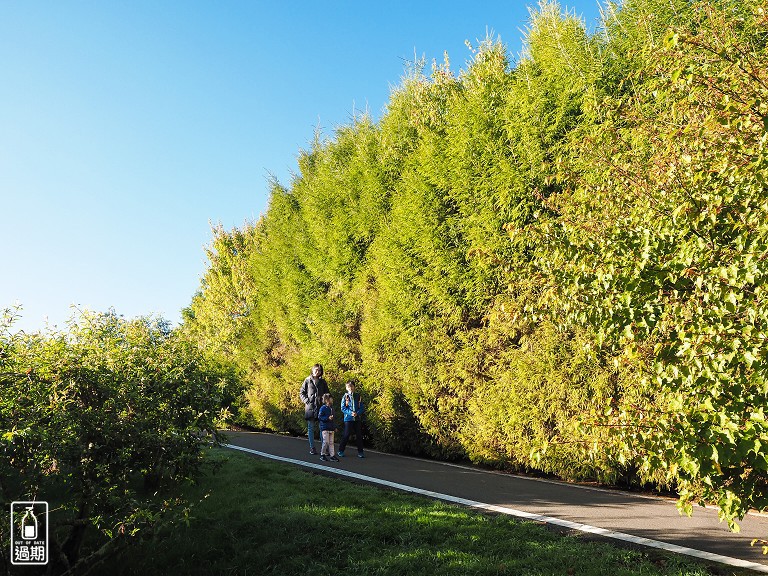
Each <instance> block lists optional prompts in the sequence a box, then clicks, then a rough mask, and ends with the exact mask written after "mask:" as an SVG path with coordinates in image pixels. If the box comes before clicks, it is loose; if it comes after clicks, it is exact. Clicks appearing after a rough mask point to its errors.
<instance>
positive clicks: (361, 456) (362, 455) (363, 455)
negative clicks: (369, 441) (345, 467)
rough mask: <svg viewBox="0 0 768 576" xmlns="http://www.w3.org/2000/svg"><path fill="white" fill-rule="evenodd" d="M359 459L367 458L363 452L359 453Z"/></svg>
mask: <svg viewBox="0 0 768 576" xmlns="http://www.w3.org/2000/svg"><path fill="white" fill-rule="evenodd" d="M357 457H358V458H365V454H363V453H362V452H358V453H357Z"/></svg>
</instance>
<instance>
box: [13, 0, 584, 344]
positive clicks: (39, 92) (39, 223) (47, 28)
mask: <svg viewBox="0 0 768 576" xmlns="http://www.w3.org/2000/svg"><path fill="white" fill-rule="evenodd" d="M527 5H535V3H534V2H529V3H527V4H526V3H525V2H522V1H506V2H503V1H489V2H478V3H471V2H466V1H462V2H455V1H440V2H419V1H415V2H414V1H413V0H410V1H402V2H401V1H395V2H381V3H373V2H354V3H353V2H346V1H344V2H342V1H329V2H309V1H306V2H285V1H280V0H275V1H272V2H266V1H258V0H252V1H248V2H246V1H234V0H230V1H227V2H215V1H209V2H198V1H191V0H184V1H180V0H179V1H176V0H175V1H170V0H167V1H163V0H151V1H144V0H120V1H118V0H100V1H75V0H72V1H59V0H56V1H53V0H51V1H47V2H41V1H35V0H4V1H3V2H0V308H5V307H7V306H9V305H11V304H13V303H15V302H19V303H21V304H22V306H23V308H24V310H23V313H22V314H23V316H22V319H21V321H20V322H18V323H17V325H16V327H17V328H21V329H25V330H28V331H30V330H37V329H41V328H43V327H44V325H45V318H46V317H47V319H48V321H49V322H50V323H51V324H56V325H59V326H60V327H61V326H62V324H63V321H64V320H65V319H66V318H68V317H69V316H70V315H71V313H72V310H71V309H70V306H71V305H72V304H77V305H78V306H80V307H81V308H88V309H91V310H106V309H108V308H109V307H114V308H115V310H116V311H117V312H118V313H120V314H123V315H125V316H127V317H134V316H138V315H144V314H158V315H161V316H163V317H164V318H166V319H168V320H170V321H172V322H174V323H177V322H178V321H179V320H180V310H181V309H182V308H183V307H185V306H187V305H188V304H189V302H190V300H191V298H192V296H193V294H194V293H195V291H196V290H197V288H198V287H199V283H200V277H201V275H202V273H203V272H204V270H205V264H206V260H205V254H204V250H203V248H204V246H205V245H206V244H208V242H209V241H210V238H211V233H210V225H209V222H214V223H215V222H221V223H222V224H223V225H224V226H225V227H226V228H228V229H231V228H232V227H234V226H241V225H242V224H243V223H244V222H245V221H253V220H256V219H257V218H258V216H259V215H260V214H261V213H262V212H263V211H264V210H265V208H266V205H267V200H268V194H269V185H268V179H269V175H270V174H272V175H274V176H275V177H276V178H277V179H278V180H279V181H280V182H282V183H285V184H289V183H290V178H291V174H292V173H293V172H294V171H295V170H296V158H297V154H298V152H299V150H300V149H302V148H307V147H308V146H309V143H310V142H311V140H312V137H313V134H314V131H315V129H316V128H317V127H318V126H320V127H321V129H322V132H323V134H324V135H326V136H332V135H333V131H334V129H335V128H336V127H338V126H340V125H344V124H347V123H348V122H349V120H350V118H351V117H352V114H353V110H357V111H360V110H365V109H366V108H367V109H368V110H369V111H370V113H371V115H372V116H373V117H374V118H376V119H378V118H379V117H380V116H381V112H382V110H383V108H384V105H385V104H386V102H387V100H388V98H389V94H390V91H391V89H392V88H393V87H395V86H397V85H398V84H399V83H400V80H401V77H402V75H403V72H404V69H405V63H406V61H412V60H413V59H414V55H416V56H417V57H422V56H424V57H425V58H426V61H427V62H428V63H430V62H431V61H432V60H433V59H436V60H438V61H439V62H441V61H442V59H443V52H444V51H447V52H448V54H449V57H450V59H451V65H452V68H453V69H454V70H455V71H457V70H458V69H460V68H464V67H465V62H466V60H467V59H468V58H469V52H468V50H467V48H466V46H465V44H464V42H465V40H469V41H470V42H472V43H473V44H475V43H476V42H475V41H476V40H478V39H480V40H482V39H483V38H484V37H485V36H486V31H490V32H492V33H493V34H494V36H499V37H500V38H501V40H502V41H503V42H504V43H505V44H506V45H507V47H508V49H509V51H510V53H511V54H512V55H513V57H516V56H517V54H518V53H519V51H520V49H521V46H522V42H521V38H522V32H521V30H522V29H523V28H524V27H525V25H526V21H527V17H528V10H527V7H526V6H527ZM567 6H568V7H569V8H571V9H572V10H575V11H576V13H577V14H579V15H582V16H583V17H584V19H585V21H586V23H587V25H588V26H589V27H590V29H592V28H594V27H595V25H596V23H597V19H598V14H599V8H598V2H597V0H588V1H577V2H572V3H570V4H567Z"/></svg>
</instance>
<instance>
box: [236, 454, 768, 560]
mask: <svg viewBox="0 0 768 576" xmlns="http://www.w3.org/2000/svg"><path fill="white" fill-rule="evenodd" d="M222 446H224V447H225V448H232V449H233V450H241V451H242V452H248V453H249V454H256V455H257V456H262V457H263V458H270V459H272V460H278V461H280V462H287V463H289V464H296V465H298V466H303V467H305V468H312V469H315V470H322V471H323V472H331V473H332V474H337V475H339V476H346V477H347V478H354V479H356V480H363V481H365V482H370V483H372V484H378V485H380V486H387V487H389V488H394V489H396V490H402V491H404V492H411V493H412V494H419V495H421V496H428V497H429V498H435V499H437V500H443V501H445V502H451V503H453V504H460V505H461V506H469V507H470V508H477V509H478V510H490V511H492V512H498V513H500V514H507V515H509V516H517V517H518V518H525V519H527V520H533V521H535V522H545V523H547V524H554V525H556V526H563V527H565V528H569V529H571V530H578V531H579V532H587V533H589V534H597V535H599V536H604V537H606V538H613V539H614V540H623V541H625V542H631V543H632V544H639V545H641V546H648V547H650V548H659V549H661V550H666V551H667V552H674V553H676V554H685V555H687V556H693V557H694V558H699V559H701V560H709V561H711V562H719V563H721V564H727V565H728V566H734V567H737V568H747V569H749V570H755V571H757V572H763V573H766V574H768V566H766V565H764V564H758V563H757V562H750V561H749V560H741V559H739V558H731V557H730V556H722V555H720V554H714V553H712V552H705V551H703V550H696V549H695V548H687V547H685V546H678V545H677V544H670V543H669V542H662V541H660V540H652V539H650V538H643V537H642V536H633V535H632V534H626V533H624V532H614V531H613V530H607V529H605V528H598V527H597V526H590V525H589V524H580V523H578V522H571V521H570V520H562V519H560V518H554V517H552V516H542V515H541V514H532V513H531V512H525V511H523V510H515V509H514V508H505V507H503V506H495V505H493V504H485V503H483V502H477V501H475V500H468V499H466V498H459V497H457V496H451V495H450V494H441V493H439V492H432V491H431V490H424V489H422V488H416V487H415V486H407V485H405V484H398V483H397V482H390V481H389V480H382V479H381V478H374V477H373V476H364V475H363V474H358V473H356V472H349V471H348V470H342V469H339V468H330V467H328V466H323V465H321V464H313V463H311V462H304V461H303V460H295V459H293V458H285V457H283V456H276V455H274V454H269V453H267V452H260V451H258V450H252V449H250V448H243V447H242V446H235V445H234V444H222Z"/></svg>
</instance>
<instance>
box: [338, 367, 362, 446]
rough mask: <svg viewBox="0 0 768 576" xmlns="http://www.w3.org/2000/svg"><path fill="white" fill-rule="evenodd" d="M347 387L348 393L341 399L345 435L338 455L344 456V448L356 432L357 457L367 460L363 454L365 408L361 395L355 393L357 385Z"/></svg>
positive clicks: (351, 383)
mask: <svg viewBox="0 0 768 576" xmlns="http://www.w3.org/2000/svg"><path fill="white" fill-rule="evenodd" d="M346 387H347V393H346V394H344V396H342V398H341V411H342V412H343V413H344V434H343V435H342V436H341V444H339V451H338V452H337V454H338V455H339V456H344V448H346V447H347V442H349V437H350V436H351V435H352V432H354V433H355V441H356V442H357V457H358V458H365V454H364V453H363V413H364V412H365V406H364V405H363V399H362V398H361V397H360V394H358V393H357V392H355V383H354V382H347V384H346Z"/></svg>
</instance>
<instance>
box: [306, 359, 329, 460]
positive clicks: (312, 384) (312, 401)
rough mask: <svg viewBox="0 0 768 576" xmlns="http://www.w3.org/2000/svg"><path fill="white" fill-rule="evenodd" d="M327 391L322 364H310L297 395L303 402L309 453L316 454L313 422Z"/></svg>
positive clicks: (315, 420)
mask: <svg viewBox="0 0 768 576" xmlns="http://www.w3.org/2000/svg"><path fill="white" fill-rule="evenodd" d="M327 393H328V383H327V382H326V381H325V378H323V366H322V364H315V365H314V366H312V371H311V373H310V375H309V376H307V377H306V378H304V382H303V383H302V385H301V390H300V391H299V396H300V397H301V401H302V402H304V418H305V419H306V421H307V438H308V439H309V453H310V454H317V450H315V423H316V422H317V415H318V412H319V411H320V407H321V406H322V405H323V394H327Z"/></svg>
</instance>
